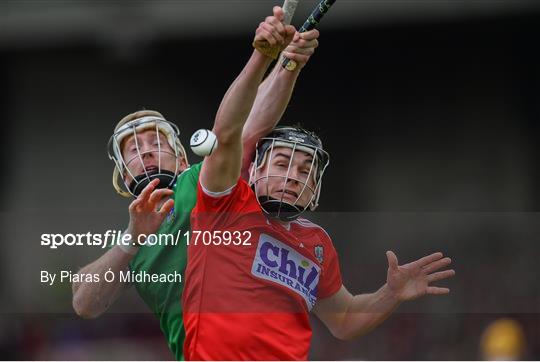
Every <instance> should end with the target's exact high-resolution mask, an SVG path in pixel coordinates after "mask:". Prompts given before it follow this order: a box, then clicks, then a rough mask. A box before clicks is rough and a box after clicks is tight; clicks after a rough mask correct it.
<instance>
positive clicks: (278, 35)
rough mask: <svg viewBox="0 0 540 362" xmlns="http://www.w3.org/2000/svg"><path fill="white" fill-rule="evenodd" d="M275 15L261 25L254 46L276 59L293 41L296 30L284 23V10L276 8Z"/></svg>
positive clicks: (256, 32) (256, 33)
mask: <svg viewBox="0 0 540 362" xmlns="http://www.w3.org/2000/svg"><path fill="white" fill-rule="evenodd" d="M273 13H274V15H273V16H268V17H267V18H266V19H265V20H264V21H263V22H262V23H260V24H259V27H258V28H257V30H256V31H255V38H254V39H253V46H254V47H255V48H256V49H257V50H258V51H259V52H261V53H262V54H264V55H266V56H269V57H271V58H273V59H276V58H277V55H278V54H279V52H280V51H282V50H283V49H285V47H287V45H289V43H290V42H291V41H292V39H293V37H294V34H295V31H296V30H295V28H294V26H292V25H285V24H283V23H282V21H283V17H284V16H285V14H284V13H283V9H282V8H280V7H279V6H274V9H273Z"/></svg>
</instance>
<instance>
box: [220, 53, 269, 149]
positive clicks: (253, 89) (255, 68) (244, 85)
mask: <svg viewBox="0 0 540 362" xmlns="http://www.w3.org/2000/svg"><path fill="white" fill-rule="evenodd" d="M271 61H272V59H271V58H268V57H266V56H264V55H262V54H261V53H259V52H258V51H256V50H255V51H253V54H252V55H251V57H250V59H249V61H248V63H247V64H246V66H245V67H244V69H243V70H242V72H241V73H240V75H239V76H238V77H237V78H236V79H235V81H234V82H233V83H232V84H231V86H230V87H229V89H228V90H227V93H226V94H225V96H224V97H223V100H222V102H221V104H220V106H219V110H218V112H217V114H216V119H215V123H214V133H215V134H216V135H217V137H218V142H219V144H220V145H224V144H228V143H231V142H236V141H237V140H240V137H241V135H242V129H243V127H244V124H245V122H246V120H247V117H248V115H249V113H250V111H251V108H252V107H253V102H254V100H255V97H256V95H257V90H258V87H259V84H260V83H261V81H262V79H263V77H264V74H265V72H266V70H267V69H268V67H269V65H270V63H271Z"/></svg>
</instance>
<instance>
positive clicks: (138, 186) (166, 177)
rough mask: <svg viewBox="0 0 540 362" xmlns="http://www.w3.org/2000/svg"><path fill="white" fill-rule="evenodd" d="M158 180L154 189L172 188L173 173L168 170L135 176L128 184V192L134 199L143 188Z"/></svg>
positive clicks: (174, 176)
mask: <svg viewBox="0 0 540 362" xmlns="http://www.w3.org/2000/svg"><path fill="white" fill-rule="evenodd" d="M155 179H159V184H158V185H157V186H156V189H165V188H169V189H170V188H172V187H173V185H174V182H175V179H176V175H175V174H174V172H171V171H168V170H161V172H158V171H151V172H148V173H143V174H141V175H138V176H136V177H135V178H134V179H133V180H132V181H131V183H130V184H129V191H131V193H132V194H133V195H135V196H136V197H137V196H139V195H140V194H141V192H142V190H144V188H145V187H146V186H147V185H148V184H149V183H150V182H152V181H153V180H155Z"/></svg>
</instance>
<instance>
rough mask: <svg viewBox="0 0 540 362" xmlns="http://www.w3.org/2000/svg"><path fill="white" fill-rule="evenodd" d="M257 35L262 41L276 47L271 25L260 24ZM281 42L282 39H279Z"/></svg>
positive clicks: (276, 41)
mask: <svg viewBox="0 0 540 362" xmlns="http://www.w3.org/2000/svg"><path fill="white" fill-rule="evenodd" d="M259 30H260V31H259V34H260V35H261V36H262V37H263V39H264V40H266V41H267V42H268V43H270V44H271V45H276V44H277V43H278V40H277V38H276V37H275V36H274V28H273V27H272V25H270V24H267V23H262V24H261V26H260V28H259ZM281 40H282V41H283V38H281Z"/></svg>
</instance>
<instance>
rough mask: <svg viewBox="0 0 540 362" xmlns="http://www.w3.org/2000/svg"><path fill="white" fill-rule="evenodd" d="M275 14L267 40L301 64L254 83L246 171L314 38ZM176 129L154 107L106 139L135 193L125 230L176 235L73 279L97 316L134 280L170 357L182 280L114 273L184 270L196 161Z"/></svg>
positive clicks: (177, 348) (124, 249)
mask: <svg viewBox="0 0 540 362" xmlns="http://www.w3.org/2000/svg"><path fill="white" fill-rule="evenodd" d="M274 21H275V20H274V19H273V18H272V17H269V18H267V20H265V21H264V22H263V23H261V24H260V25H259V28H258V30H257V31H258V32H262V33H264V34H266V35H267V36H268V37H272V42H271V43H273V44H275V45H276V46H277V47H278V48H279V49H280V50H281V49H283V48H285V47H286V48H285V50H284V51H283V54H284V55H285V56H287V57H288V58H290V59H293V60H295V61H296V62H297V63H298V66H297V67H296V68H295V69H294V70H293V71H290V70H286V69H284V68H282V67H281V66H280V64H279V63H278V64H277V65H276V66H275V68H274V70H273V71H272V72H271V73H270V74H269V76H268V77H267V78H266V79H265V80H264V82H262V83H261V84H260V85H259V88H258V91H257V96H256V100H255V103H254V107H253V109H252V111H251V113H250V115H249V118H248V121H247V123H246V125H245V127H244V130H243V134H242V143H243V148H244V155H245V157H244V160H245V162H244V165H243V175H244V176H245V177H247V169H248V167H249V164H250V161H251V159H252V158H253V154H254V150H255V144H256V142H257V140H258V139H259V138H260V137H261V136H263V135H265V134H267V133H268V132H269V131H271V129H273V127H274V126H275V125H276V124H277V122H278V121H279V119H280V118H281V116H282V115H283V113H284V111H285V108H286V106H287V104H288V102H289V100H290V97H291V94H292V91H293V88H294V85H295V82H296V79H297V77H298V75H299V73H300V71H301V69H302V68H303V66H304V65H305V64H306V63H307V61H308V60H309V58H310V56H311V55H312V54H313V53H314V50H315V48H316V47H317V46H318V41H317V38H318V36H319V33H318V31H317V30H312V31H309V32H305V33H302V34H300V33H297V32H296V33H295V32H294V28H293V27H291V26H282V25H276V24H275V23H272V22H274ZM280 24H281V23H280ZM291 40H292V41H291ZM287 45H288V46H287ZM233 96H234V95H233ZM230 97H231V94H229V93H227V94H225V96H224V98H223V101H222V103H225V102H227V101H228V99H229V98H230ZM178 133H179V132H178V128H177V127H176V125H174V124H173V123H170V122H168V121H167V120H165V118H164V117H163V116H162V115H161V114H160V113H159V112H155V111H150V110H145V111H139V112H135V113H133V114H130V115H128V116H126V117H124V118H123V119H122V120H121V121H120V122H119V123H118V125H117V126H116V128H115V132H114V134H113V136H112V137H111V140H110V142H109V156H110V157H111V159H113V161H115V163H116V167H115V169H114V174H113V185H114V188H115V189H116V190H117V192H118V193H120V194H121V195H123V196H126V197H136V199H135V200H134V201H133V202H132V203H131V204H130V206H129V215H130V221H129V225H128V228H127V230H126V233H128V234H130V235H131V237H132V240H137V239H138V236H139V235H142V234H145V235H149V234H153V233H157V234H160V235H173V236H174V237H175V238H176V236H177V235H178V233H180V239H179V240H178V241H177V242H174V241H170V240H168V242H163V243H152V244H153V245H149V244H147V245H128V246H126V245H117V246H114V247H112V248H110V249H109V250H108V251H107V252H106V253H105V254H104V255H102V256H101V257H100V258H99V259H97V260H95V261H94V262H92V263H90V264H88V265H87V266H85V267H83V268H82V269H81V270H80V271H79V274H87V273H88V274H99V275H100V278H99V279H100V282H94V283H92V282H77V283H73V308H74V309H75V311H76V313H77V314H78V315H79V316H81V317H83V318H95V317H97V316H99V315H101V314H102V313H103V312H105V311H106V310H107V309H108V308H109V306H110V305H111V304H112V303H113V302H114V301H115V300H116V299H117V298H118V296H119V295H120V294H121V293H122V291H124V290H125V289H126V288H127V287H128V286H129V285H131V284H135V287H136V289H137V291H138V293H139V295H140V296H141V297H142V299H143V300H144V301H145V302H146V304H147V305H148V306H149V307H150V309H151V310H152V311H153V313H154V314H155V315H156V317H157V318H158V319H159V321H160V326H161V330H162V331H163V333H164V335H165V337H166V339H167V342H168V344H169V347H170V349H171V351H172V353H173V354H174V356H175V358H176V359H178V360H181V359H183V355H182V347H183V346H182V344H183V340H184V328H183V322H182V307H181V303H180V299H181V293H182V289H183V281H182V282H179V281H178V280H177V279H176V278H171V280H170V281H161V282H151V281H147V280H142V281H140V282H134V283H124V282H120V278H119V276H120V273H121V272H122V273H124V275H125V273H126V272H127V271H132V272H135V273H139V272H146V273H148V274H150V275H152V274H153V275H169V276H171V275H175V273H178V274H180V275H183V273H184V270H185V267H186V242H187V240H186V239H185V236H184V235H185V232H186V231H189V230H190V224H189V217H190V213H191V210H192V208H193V207H194V205H195V201H196V194H197V192H196V191H197V182H198V177H199V171H200V166H201V164H200V163H199V164H195V165H192V166H191V167H190V166H189V163H188V160H187V155H186V152H185V150H184V147H183V146H182V143H181V142H180V140H179V135H178ZM158 230H159V231H158ZM108 270H111V271H112V272H114V273H115V275H116V277H115V278H114V281H112V282H106V281H105V280H104V278H103V277H104V274H105V273H106V272H107V271H108Z"/></svg>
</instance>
